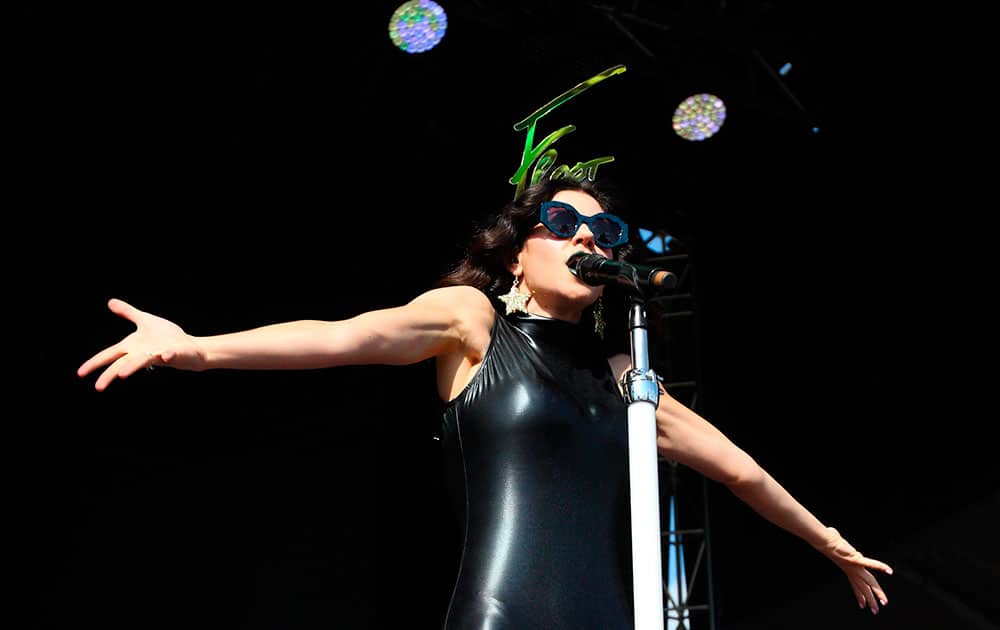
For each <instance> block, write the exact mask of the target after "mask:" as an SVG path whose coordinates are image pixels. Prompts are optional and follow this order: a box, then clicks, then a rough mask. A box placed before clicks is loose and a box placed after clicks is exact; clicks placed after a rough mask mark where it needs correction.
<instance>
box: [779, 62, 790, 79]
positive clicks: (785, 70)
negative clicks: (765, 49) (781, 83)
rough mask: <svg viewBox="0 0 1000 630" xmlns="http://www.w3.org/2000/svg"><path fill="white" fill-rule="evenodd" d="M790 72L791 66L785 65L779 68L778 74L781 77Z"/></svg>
mask: <svg viewBox="0 0 1000 630" xmlns="http://www.w3.org/2000/svg"><path fill="white" fill-rule="evenodd" d="M791 71H792V64H791V63H785V65H783V66H781V68H779V69H778V74H780V75H781V76H785V75H786V74H788V73H789V72H791Z"/></svg>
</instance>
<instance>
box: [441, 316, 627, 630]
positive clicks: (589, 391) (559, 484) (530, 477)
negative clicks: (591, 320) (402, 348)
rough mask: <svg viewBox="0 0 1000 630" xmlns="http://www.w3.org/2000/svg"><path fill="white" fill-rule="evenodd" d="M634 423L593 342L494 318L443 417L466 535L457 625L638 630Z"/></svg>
mask: <svg viewBox="0 0 1000 630" xmlns="http://www.w3.org/2000/svg"><path fill="white" fill-rule="evenodd" d="M626 414H627V408H626V404H625V402H624V401H623V399H622V396H621V394H620V392H619V390H618V387H617V385H616V383H615V380H614V376H613V375H612V374H611V369H610V367H609V366H608V362H607V359H606V357H605V355H604V352H603V349H602V346H601V343H600V339H599V338H598V337H597V335H596V334H594V333H593V332H592V331H589V330H586V329H585V328H583V327H581V326H577V325H576V324H572V323H569V322H565V321H561V320H556V319H549V318H545V317H539V316H535V315H507V316H504V315H502V314H500V313H499V312H498V313H497V316H496V320H495V322H494V324H493V329H492V333H491V341H490V346H489V348H488V350H487V352H486V356H485V358H484V359H483V362H482V365H481V366H480V369H479V372H478V373H477V374H476V375H475V376H474V377H473V379H472V381H471V382H470V383H469V384H468V386H467V387H466V388H465V389H464V390H463V391H462V393H461V394H460V395H459V396H458V397H457V398H456V399H454V400H452V401H450V402H449V403H448V404H447V405H446V406H445V410H444V427H443V434H442V435H443V446H444V452H445V457H446V465H447V471H448V475H447V476H448V483H449V490H450V492H451V497H452V499H453V501H454V504H455V507H456V509H457V511H458V514H459V517H460V519H461V525H462V527H461V531H462V534H463V536H464V540H463V542H462V554H461V564H460V567H459V574H458V577H457V580H456V585H455V589H454V592H453V595H452V599H451V603H450V606H449V610H448V614H447V618H446V621H445V628H447V630H465V629H468V628H475V629H477V630H478V629H484V630H485V629H487V628H489V629H490V630H497V629H501V628H511V629H516V630H530V629H533V628H539V629H541V628H544V629H545V630H553V629H563V628H565V629H571V630H584V629H588V628H594V629H600V630H617V629H619V628H631V627H632V595H631V568H630V562H631V550H630V547H629V538H628V532H629V528H628V482H627V473H628V457H627V440H626V433H625V431H626V417H627V416H626Z"/></svg>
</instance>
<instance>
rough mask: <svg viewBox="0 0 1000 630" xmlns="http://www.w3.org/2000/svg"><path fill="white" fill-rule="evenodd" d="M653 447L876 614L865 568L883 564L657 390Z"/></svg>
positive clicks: (622, 361)
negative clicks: (784, 535) (710, 484)
mask: <svg viewBox="0 0 1000 630" xmlns="http://www.w3.org/2000/svg"><path fill="white" fill-rule="evenodd" d="M611 365H612V369H613V371H614V373H615V375H616V376H619V377H620V376H621V375H622V374H624V373H625V371H626V370H627V369H629V367H630V360H629V358H628V357H627V356H624V355H619V356H616V357H614V358H613V359H612V360H611ZM656 433H657V437H656V446H657V450H658V451H659V452H660V454H661V455H663V456H664V457H667V458H669V459H671V460H673V461H676V462H678V463H681V464H684V465H685V466H688V467H690V468H692V469H693V470H696V471H698V472H699V473H701V474H703V475H705V476H706V477H708V478H709V479H712V480H714V481H718V482H719V483H722V484H724V485H725V486H726V487H727V488H729V490H730V491H731V492H732V493H733V494H735V495H736V496H737V497H739V498H740V499H741V500H742V501H743V502H745V503H746V504H747V505H749V506H750V507H751V508H753V510H754V511H755V512H757V513H758V514H760V515H761V516H762V517H764V518H765V519H767V520H768V521H770V522H771V523H774V524H775V525H777V526H778V527H781V528H782V529H784V530H786V531H788V532H789V533H792V534H794V535H796V536H798V537H799V538H801V539H802V540H804V541H806V542H807V543H809V544H810V545H812V547H813V548H815V549H816V550H818V551H819V552H820V553H822V554H823V555H825V556H826V557H827V558H829V559H830V560H831V561H833V562H834V564H836V565H837V566H838V567H840V569H841V570H842V571H843V572H844V573H845V574H846V576H847V580H848V582H850V585H851V590H852V591H853V592H854V596H855V599H856V601H857V602H858V605H859V606H860V607H862V608H864V607H865V606H867V607H868V608H869V609H871V611H872V613H877V612H878V610H879V605H880V604H881V605H882V606H884V605H886V604H887V603H888V602H889V599H888V597H886V594H885V591H884V590H882V587H881V585H880V584H879V583H878V580H877V579H876V578H875V576H874V575H873V574H872V573H871V570H876V571H882V572H884V573H886V574H889V575H891V574H892V569H891V568H890V567H889V565H887V564H886V563H884V562H881V561H879V560H874V559H872V558H867V557H865V556H864V555H862V554H861V553H860V552H859V551H858V550H856V549H855V548H854V547H852V546H851V544H850V543H848V542H847V541H846V540H845V539H844V538H843V537H842V536H841V535H840V533H839V532H838V531H837V530H836V529H834V528H833V527H828V526H826V525H824V524H823V523H822V522H821V521H820V520H819V519H818V518H816V517H815V516H814V515H813V514H812V513H811V512H810V511H809V510H807V509H806V508H805V506H803V505H802V504H801V503H799V502H798V500H796V499H795V497H793V496H792V495H791V494H790V493H789V492H788V491H787V490H786V489H785V488H784V487H783V486H782V485H781V484H780V483H778V482H777V481H776V480H775V479H774V478H773V477H772V476H771V475H770V474H769V473H768V472H767V471H766V470H764V469H763V468H762V467H761V466H760V465H758V464H757V462H756V461H755V460H754V459H753V458H752V457H750V455H749V454H747V453H746V452H745V451H743V449H741V448H739V447H738V446H736V445H735V444H734V443H733V442H732V441H731V440H730V439H729V438H727V437H726V436H725V435H724V434H723V433H722V432H721V431H719V430H718V429H717V428H716V427H715V426H713V425H712V424H711V423H709V422H708V421H707V420H705V419H704V418H702V417H701V416H699V415H698V414H697V413H695V412H694V411H692V410H691V409H689V408H688V407H686V406H685V405H683V404H681V403H680V402H679V401H677V400H676V399H675V398H673V397H672V396H670V394H668V393H666V392H665V391H663V390H662V389H661V391H660V398H659V404H658V406H657V409H656Z"/></svg>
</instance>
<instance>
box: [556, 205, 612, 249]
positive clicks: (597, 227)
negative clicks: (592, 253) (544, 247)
mask: <svg viewBox="0 0 1000 630" xmlns="http://www.w3.org/2000/svg"><path fill="white" fill-rule="evenodd" d="M539 214H540V220H541V222H542V225H544V226H545V227H547V228H548V229H549V231H550V232H552V233H553V234H555V235H556V236H558V237H559V238H569V237H571V236H573V235H574V234H576V231H577V230H579V229H580V224H581V223H586V224H587V227H588V228H590V231H591V233H592V234H593V235H594V242H595V243H597V244H598V245H599V246H601V247H603V248H605V249H611V248H612V247H618V246H619V245H624V244H625V243H627V242H628V224H627V223H625V222H624V221H622V220H621V218H620V217H616V216H615V215H613V214H609V213H607V212H601V213H598V214H595V215H594V216H592V217H588V216H585V215H582V214H580V213H579V212H578V211H577V209H576V208H574V207H573V206H571V205H569V204H568V203H566V202H565V201H544V202H542V206H541V210H540V212H539Z"/></svg>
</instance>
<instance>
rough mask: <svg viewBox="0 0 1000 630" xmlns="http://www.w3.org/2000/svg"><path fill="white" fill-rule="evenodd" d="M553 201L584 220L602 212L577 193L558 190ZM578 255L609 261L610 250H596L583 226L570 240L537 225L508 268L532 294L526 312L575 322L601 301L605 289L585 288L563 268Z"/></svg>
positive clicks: (575, 191)
mask: <svg viewBox="0 0 1000 630" xmlns="http://www.w3.org/2000/svg"><path fill="white" fill-rule="evenodd" d="M552 200H553V201H563V202H565V203H568V204H570V205H571V206H573V207H574V208H576V210H577V211H578V212H579V213H580V214H582V215H584V216H594V215H595V214H598V213H601V212H604V209H603V208H601V206H600V204H599V203H597V200H596V199H594V198H593V197H591V196H590V195H588V194H587V193H585V192H583V191H579V190H560V191H559V192H557V193H556V194H555V196H554V197H553V198H552ZM578 252H583V253H586V254H600V255H602V256H604V257H605V258H611V250H610V249H604V248H601V247H598V245H597V243H595V242H594V235H593V233H592V232H591V231H590V227H589V226H588V225H587V224H586V223H583V222H581V223H580V227H579V228H578V229H577V231H576V234H574V235H573V236H571V237H569V238H560V237H558V236H556V235H555V234H553V233H552V232H550V231H549V229H548V228H546V227H545V226H544V225H542V224H541V223H540V222H539V223H538V224H537V225H536V226H535V227H534V228H533V229H532V231H531V232H530V234H529V235H528V238H527V240H525V242H524V246H523V247H522V248H521V251H520V252H519V253H518V255H517V261H516V262H515V263H514V265H512V266H511V273H513V274H514V275H515V276H517V277H518V278H520V280H521V285H520V290H521V291H522V292H524V293H528V292H530V293H531V294H532V298H531V300H530V301H529V302H528V307H527V308H528V312H531V313H535V314H537V315H543V316H546V317H554V318H556V319H565V320H568V321H574V322H575V321H579V319H580V315H581V314H582V313H583V309H585V308H587V307H588V306H590V305H591V304H593V303H594V301H596V300H597V298H598V297H600V295H601V293H602V291H603V290H604V287H601V286H597V287H594V286H591V285H589V284H586V283H585V282H583V281H582V280H580V279H579V278H577V277H576V276H574V275H573V274H572V272H570V270H569V267H568V266H567V265H566V261H567V260H568V259H569V257H570V256H571V255H573V254H575V253H578Z"/></svg>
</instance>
